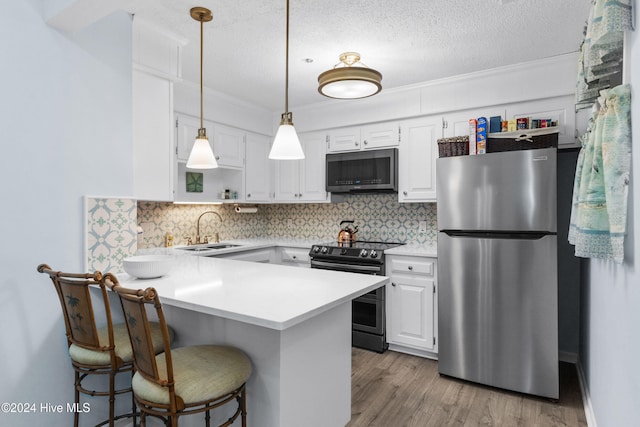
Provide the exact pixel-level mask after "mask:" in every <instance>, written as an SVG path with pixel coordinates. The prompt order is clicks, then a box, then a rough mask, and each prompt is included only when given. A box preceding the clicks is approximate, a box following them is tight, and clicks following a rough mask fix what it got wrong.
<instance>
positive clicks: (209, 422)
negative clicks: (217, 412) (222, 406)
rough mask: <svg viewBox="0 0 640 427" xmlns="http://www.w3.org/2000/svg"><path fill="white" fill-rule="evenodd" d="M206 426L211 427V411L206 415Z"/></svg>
mask: <svg viewBox="0 0 640 427" xmlns="http://www.w3.org/2000/svg"><path fill="white" fill-rule="evenodd" d="M204 424H205V426H206V427H211V414H210V413H209V411H206V412H205V413H204Z"/></svg>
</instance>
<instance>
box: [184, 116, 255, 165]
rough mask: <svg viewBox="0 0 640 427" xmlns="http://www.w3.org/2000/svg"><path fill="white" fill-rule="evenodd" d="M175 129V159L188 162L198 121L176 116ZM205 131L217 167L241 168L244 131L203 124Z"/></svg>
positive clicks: (189, 117)
mask: <svg viewBox="0 0 640 427" xmlns="http://www.w3.org/2000/svg"><path fill="white" fill-rule="evenodd" d="M175 123H176V129H177V132H176V133H177V136H176V139H177V150H176V153H177V157H178V160H179V161H184V162H186V161H187V160H189V154H190V153H191V148H192V147H193V143H194V141H195V138H196V136H197V135H198V129H199V128H200V119H199V118H197V117H193V116H190V115H187V114H182V113H177V114H176V122H175ZM203 125H204V127H205V129H206V130H207V138H208V139H209V144H212V149H213V154H214V155H215V156H216V160H217V161H218V166H219V167H229V168H242V167H243V166H244V136H245V133H246V132H245V131H243V130H241V129H237V128H233V127H230V126H225V125H221V124H218V123H213V122H210V121H208V120H205V121H204V122H203Z"/></svg>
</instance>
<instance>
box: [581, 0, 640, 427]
mask: <svg viewBox="0 0 640 427" xmlns="http://www.w3.org/2000/svg"><path fill="white" fill-rule="evenodd" d="M636 5H637V2H636ZM636 27H637V26H636ZM628 42H629V43H628V46H630V51H631V55H630V57H629V58H627V64H629V66H630V70H631V71H632V72H631V73H630V75H629V78H630V83H631V84H632V86H631V91H632V94H631V100H632V101H631V102H632V107H631V111H632V113H631V115H632V122H633V123H632V125H633V136H632V138H633V144H632V145H633V148H632V165H631V183H630V186H629V205H628V210H627V212H628V213H627V236H626V239H625V245H624V248H625V259H624V263H623V264H622V265H618V264H615V263H614V262H611V261H603V260H589V261H587V262H586V263H585V264H586V265H585V266H584V268H585V270H584V271H583V277H584V278H585V280H584V281H583V283H582V302H581V315H582V319H581V330H582V335H581V342H580V366H581V369H582V370H583V372H584V376H585V379H586V384H587V388H588V392H589V395H590V398H591V404H592V409H593V415H594V418H595V420H594V421H595V422H596V423H597V425H598V427H632V426H637V425H638V423H639V422H640V405H638V401H639V399H640V364H639V363H638V356H639V355H640V334H639V333H638V327H639V326H640V269H639V268H640V238H638V232H637V228H638V224H639V223H640V173H639V172H638V171H640V125H639V124H640V92H639V91H638V87H639V86H640V37H639V36H638V31H635V32H633V33H630V34H629V39H628Z"/></svg>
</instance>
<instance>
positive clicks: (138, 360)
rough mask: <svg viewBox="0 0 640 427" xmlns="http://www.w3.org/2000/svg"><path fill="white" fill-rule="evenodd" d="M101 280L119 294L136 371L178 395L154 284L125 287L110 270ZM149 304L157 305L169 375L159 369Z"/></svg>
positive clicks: (168, 337) (166, 333)
mask: <svg viewBox="0 0 640 427" xmlns="http://www.w3.org/2000/svg"><path fill="white" fill-rule="evenodd" d="M102 282H103V283H105V285H106V286H107V287H109V288H111V289H112V290H113V291H114V292H116V293H117V294H118V296H119V297H120V302H121V303H122V311H123V312H124V318H125V321H126V324H127V329H128V331H129V339H130V340H131V348H132V349H133V363H134V366H135V368H136V371H137V372H138V373H139V374H140V375H142V376H143V377H145V378H146V379H147V380H149V381H153V382H155V383H156V384H158V385H160V386H163V387H168V388H169V392H170V394H171V395H172V397H173V396H175V394H174V391H173V385H174V380H173V365H172V363H171V340H170V335H169V328H168V327H167V323H166V320H165V318H164V313H163V311H162V304H161V303H160V298H159V297H158V293H157V292H156V290H155V289H154V288H146V289H137V290H136V289H128V288H124V287H122V286H120V284H119V283H118V279H117V278H116V277H115V276H114V275H112V274H110V273H107V274H105V275H104V277H103V279H102ZM149 306H153V308H154V309H155V312H156V314H157V316H158V322H159V323H160V329H161V331H162V339H163V345H164V355H165V359H166V373H167V374H166V378H163V377H162V376H161V375H160V374H159V372H158V365H157V362H156V351H154V346H153V339H152V337H151V326H150V322H149V316H148V313H147V307H149Z"/></svg>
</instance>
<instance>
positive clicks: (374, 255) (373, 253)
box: [369, 249, 378, 258]
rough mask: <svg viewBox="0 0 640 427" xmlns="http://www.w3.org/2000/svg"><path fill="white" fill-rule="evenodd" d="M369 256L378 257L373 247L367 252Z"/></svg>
mask: <svg viewBox="0 0 640 427" xmlns="http://www.w3.org/2000/svg"><path fill="white" fill-rule="evenodd" d="M369 256H370V257H371V258H378V252H376V251H375V249H371V252H369Z"/></svg>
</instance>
